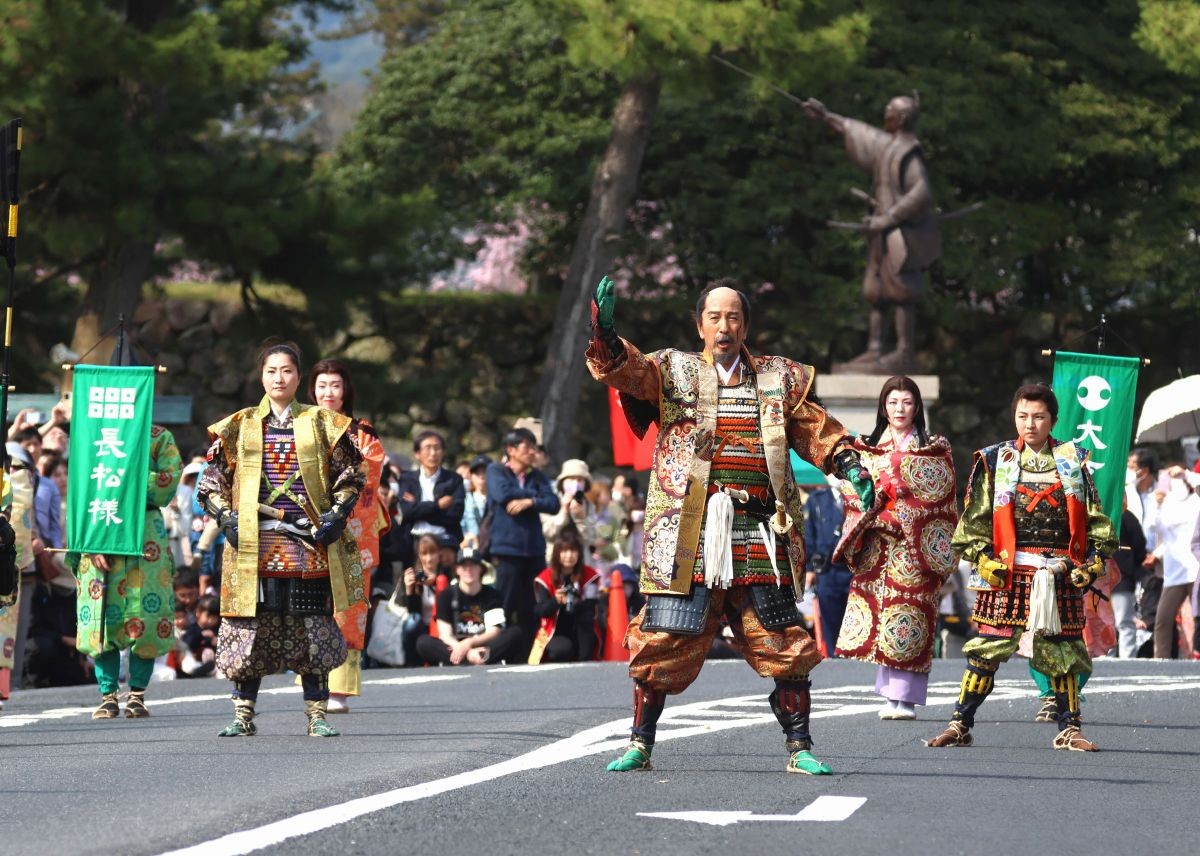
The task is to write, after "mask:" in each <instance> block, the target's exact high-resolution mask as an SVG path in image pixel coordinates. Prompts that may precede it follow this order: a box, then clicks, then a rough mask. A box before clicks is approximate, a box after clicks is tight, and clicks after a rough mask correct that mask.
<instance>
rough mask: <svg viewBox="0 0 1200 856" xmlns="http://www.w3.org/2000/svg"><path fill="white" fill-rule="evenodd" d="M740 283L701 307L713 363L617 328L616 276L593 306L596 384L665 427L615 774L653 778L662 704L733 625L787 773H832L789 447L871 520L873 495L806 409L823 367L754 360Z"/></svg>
mask: <svg viewBox="0 0 1200 856" xmlns="http://www.w3.org/2000/svg"><path fill="white" fill-rule="evenodd" d="M730 286H731V282H730V281H718V282H716V283H714V284H713V285H712V286H711V287H709V288H707V289H705V290H704V291H703V292H702V293H701V295H700V298H699V301H698V303H697V306H696V330H697V333H698V334H699V337H700V339H701V340H702V341H703V343H704V350H703V351H702V352H701V353H692V352H684V351H678V350H673V349H667V350H662V351H657V352H654V353H651V354H643V353H641V352H640V351H639V350H638V349H637V348H635V347H634V346H633V345H632V344H630V343H629V342H627V341H626V340H624V339H622V338H620V337H619V336H617V334H616V332H615V331H614V329H613V310H614V307H615V297H614V295H613V284H612V282H611V281H610V280H609V279H608V278H607V277H605V278H604V279H603V280H601V282H600V284H599V285H598V286H597V288H596V292H595V294H594V296H593V305H592V340H591V344H590V347H589V348H588V353H587V362H588V368H589V370H590V371H591V373H592V376H593V377H595V378H596V379H597V380H599V381H602V382H603V383H606V384H608V385H609V386H612V387H614V388H616V389H617V390H618V392H619V393H620V398H621V401H622V409H623V411H624V413H625V415H626V418H627V419H628V420H629V423H630V426H631V427H632V428H633V430H634V432H635V433H636V434H637V435H638V436H644V435H645V433H646V430H647V429H648V427H649V424H650V422H657V423H658V426H659V433H658V442H657V445H656V448H655V451H654V474H653V476H652V477H651V478H650V485H649V490H648V493H647V498H646V516H645V521H646V522H645V535H644V538H643V548H642V566H641V580H640V586H641V591H642V593H643V594H645V595H647V603H646V605H645V606H644V607H643V608H642V610H641V611H640V612H639V613H638V614H637V616H635V617H634V618H633V620H632V621H631V622H630V624H629V629H628V631H627V633H626V636H625V645H626V647H627V648H629V650H630V652H631V658H630V663H629V674H630V677H632V678H633V681H634V689H633V729H632V737H631V740H630V743H629V747H628V749H627V750H626V752H625V753H624V755H622V757H620V758H618V759H617V760H615V761H613V762H612V763H611V764H609V766H608V769H609V770H611V771H615V772H623V771H627V770H645V769H649V768H650V753H651V751H652V750H653V748H654V739H655V733H656V729H657V724H658V720H659V717H660V716H661V714H662V711H663V707H664V704H665V702H666V697H667V696H668V695H670V694H674V693H680V692H683V691H684V690H685V689H686V688H687V687H688V686H689V685H690V684H691V683H692V681H693V680H695V678H696V676H697V675H698V674H699V673H700V668H701V667H702V666H703V664H704V658H705V655H706V654H707V653H708V650H709V646H710V644H711V642H712V639H713V636H714V634H715V633H716V632H717V629H718V627H719V625H720V622H721V620H722V618H724V619H727V620H728V622H729V627H730V629H731V630H732V632H733V634H734V638H735V639H736V640H737V642H738V646H739V648H740V650H741V652H742V654H743V655H744V656H745V658H746V660H747V662H748V663H749V664H750V665H751V667H753V668H754V669H755V671H757V672H758V673H759V674H760V675H762V676H763V677H765V678H771V679H773V680H774V682H775V690H774V692H772V693H771V696H770V704H771V709H772V710H773V711H774V713H775V716H776V718H777V719H778V721H779V723H780V725H781V726H782V728H783V731H784V735H785V741H786V748H787V751H788V763H787V770H788V771H789V772H793V773H807V774H810V775H811V774H821V773H829V772H830V769H829V767H828V766H826V765H825V764H823V763H821V762H820V761H818V760H817V759H816V758H815V757H813V755H812V753H811V751H810V750H811V748H812V736H811V734H810V733H809V708H810V696H809V687H810V683H809V673H810V672H811V671H812V669H813V667H814V666H816V665H817V663H819V662H820V661H821V653H820V651H819V650H818V648H817V646H816V643H815V642H814V641H813V639H812V638H811V637H810V636H809V634H808V632H807V631H806V630H805V628H804V624H803V620H802V618H801V616H800V613H799V610H798V609H797V606H796V600H797V598H798V597H800V596H801V595H802V593H803V585H804V583H803V579H804V538H803V534H802V529H803V526H802V523H803V518H802V513H803V512H802V506H801V496H800V492H799V490H798V489H797V487H796V483H795V478H794V476H793V474H792V469H791V466H790V464H789V461H788V452H789V449H794V450H795V451H796V452H797V453H798V454H799V455H800V456H801V457H802V458H805V459H806V460H808V461H811V462H812V463H814V464H816V465H817V466H818V467H820V468H822V469H823V470H824V471H826V472H830V471H837V472H838V474H839V475H841V476H842V477H844V478H847V479H848V480H849V481H850V482H851V484H853V485H854V487H855V489H856V491H858V492H859V495H860V496H861V497H862V498H863V504H864V506H865V507H871V505H872V504H873V503H874V486H873V485H872V483H871V479H870V476H868V475H867V473H866V471H865V470H864V469H863V467H862V466H861V463H860V462H859V460H858V456H857V453H856V452H854V451H853V450H852V449H850V448H849V447H850V443H851V438H850V437H849V436H848V435H847V432H846V430H845V429H844V428H843V427H842V426H841V424H840V423H838V422H837V421H836V420H835V419H833V418H831V417H830V416H829V414H828V413H826V412H825V409H824V408H823V407H821V406H820V405H819V404H818V403H817V402H816V401H815V400H814V399H813V398H812V397H811V396H810V394H809V393H810V390H811V388H812V383H813V379H814V376H815V372H814V370H813V369H812V367H811V366H806V365H801V364H800V363H796V362H793V361H792V360H789V359H785V358H783V357H773V356H753V355H751V354H750V352H749V351H748V350H747V349H746V347H745V344H744V342H745V338H746V333H747V330H748V328H749V324H750V303H749V301H748V300H747V298H746V296H745V295H744V294H742V293H740V292H738V291H736V290H735V289H734V288H732V287H730Z"/></svg>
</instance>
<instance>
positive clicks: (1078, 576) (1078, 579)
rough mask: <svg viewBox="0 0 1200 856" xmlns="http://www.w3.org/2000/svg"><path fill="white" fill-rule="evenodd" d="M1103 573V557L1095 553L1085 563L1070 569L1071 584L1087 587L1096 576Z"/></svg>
mask: <svg viewBox="0 0 1200 856" xmlns="http://www.w3.org/2000/svg"><path fill="white" fill-rule="evenodd" d="M1103 573H1104V557H1103V556H1101V555H1100V554H1099V553H1097V554H1096V555H1095V556H1093V557H1092V561H1091V563H1090V564H1087V565H1080V566H1079V567H1078V568H1072V569H1071V585H1073V586H1075V588H1081V589H1083V588H1087V587H1088V586H1090V585H1091V584H1092V583H1094V582H1095V581H1096V577H1098V576H1100V575H1101V574H1103Z"/></svg>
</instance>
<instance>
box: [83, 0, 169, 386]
mask: <svg viewBox="0 0 1200 856" xmlns="http://www.w3.org/2000/svg"><path fill="white" fill-rule="evenodd" d="M177 6H178V0H127V3H126V4H125V21H126V23H128V24H129V26H131V27H133V28H134V29H136V30H138V31H139V32H142V33H148V32H150V31H151V30H152V29H154V27H155V26H156V25H157V24H158V23H159V22H160V21H162V20H164V19H165V18H167V17H168V16H170V15H173V14H175V13H176V11H177V10H176V7H177ZM122 90H123V93H124V97H125V117H126V120H127V121H128V122H129V123H130V124H135V125H136V124H139V123H140V122H141V121H142V120H143V118H144V117H145V116H146V115H149V114H161V113H163V112H165V111H166V106H167V105H166V101H165V99H166V92H165V89H163V87H160V86H149V85H146V86H143V85H140V84H136V83H132V82H129V81H126V82H124V84H123V86H122ZM154 244H155V239H154V237H153V236H151V235H147V236H140V235H135V236H130V237H127V238H126V239H124V240H122V241H120V242H113V244H109V245H108V246H105V247H103V249H102V252H103V253H104V259H103V261H101V262H100V263H99V264H98V265H96V267H95V268H93V269H92V271H91V275H90V276H89V277H88V287H87V292H86V293H85V294H84V296H83V307H82V308H81V309H80V311H79V317H78V318H77V319H76V320H75V335H74V337H73V338H72V340H71V350H73V351H75V353H77V354H84V353H86V352H88V351H89V350H91V349H92V348H95V351H93V352H92V354H91V356H89V357H88V360H87V361H88V362H90V363H107V362H108V360H109V356H110V355H111V353H112V347H111V345H110V343H109V342H105V343H104V344H102V345H100V344H98V343H99V342H100V340H101V339H109V340H111V342H114V343H115V341H116V339H115V337H113V336H109V335H106V334H107V333H108V332H109V331H110V330H111V329H112V327H113V326H114V325H115V324H116V323H117V320H118V319H119V318H120V317H121V316H122V315H124V316H125V319H126V321H127V322H128V321H129V320H130V319H131V318H132V317H133V312H134V310H135V309H137V306H138V304H139V303H140V302H141V300H142V285H143V284H144V283H145V282H146V280H147V279H149V277H150V266H151V264H152V263H153V261H154ZM126 329H127V330H128V326H127V327H126ZM125 356H126V359H128V358H129V354H128V353H127V354H126V355H125Z"/></svg>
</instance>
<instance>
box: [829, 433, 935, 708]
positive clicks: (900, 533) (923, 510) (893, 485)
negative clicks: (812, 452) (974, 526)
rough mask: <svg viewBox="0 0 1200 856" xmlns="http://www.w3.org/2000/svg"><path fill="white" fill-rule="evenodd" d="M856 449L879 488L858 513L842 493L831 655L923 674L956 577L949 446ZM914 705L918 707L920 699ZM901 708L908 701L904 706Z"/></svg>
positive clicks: (853, 499)
mask: <svg viewBox="0 0 1200 856" xmlns="http://www.w3.org/2000/svg"><path fill="white" fill-rule="evenodd" d="M855 448H856V449H857V450H858V452H859V455H860V456H861V457H862V461H863V464H864V465H865V466H866V467H867V469H868V470H869V471H870V473H871V479H872V481H874V482H875V484H876V485H877V486H878V494H877V500H876V504H875V507H874V508H871V509H866V510H865V511H864V509H863V508H862V506H861V505H860V504H859V501H858V497H857V496H856V495H855V493H854V491H853V490H850V489H849V487H848V486H843V490H842V495H843V499H844V500H845V508H846V521H845V524H844V526H845V534H844V535H843V536H842V541H841V543H840V544H838V547H837V550H836V551H835V552H834V561H839V560H840V561H843V562H845V563H846V565H847V566H848V567H849V568H850V570H851V572H852V573H853V574H854V577H853V580H852V581H851V583H850V596H849V599H848V601H847V603H846V615H845V618H844V619H843V620H842V629H841V633H840V634H839V635H838V641H837V655H838V656H839V657H847V658H850V659H853V660H863V661H865V662H868V663H877V664H878V665H880V666H881V667H884V668H885V669H892V670H899V671H904V672H917V673H922V674H925V673H928V672H929V668H930V664H931V661H932V657H933V638H934V633H935V631H936V628H937V607H938V601H939V592H940V591H941V587H942V583H943V581H944V580H945V579H946V577H947V576H948V575H949V573H950V572H951V571H952V570H953V569H954V566H955V558H954V553H953V551H952V550H951V547H950V542H951V538H952V537H953V535H954V527H955V525H956V524H957V522H958V513H957V510H956V506H955V501H954V490H955V481H954V460H953V458H952V457H951V453H950V444H949V443H948V442H947V441H946V440H945V438H943V437H937V436H935V437H933V438H932V440H931V441H930V443H929V444H928V445H926V446H924V447H919V448H914V447H913V446H909V447H908V448H905V449H897V448H896V447H895V446H894V445H893V443H892V441H891V439H890V438H889V439H887V440H885V441H884V442H882V443H880V444H879V445H878V446H868V445H866V444H865V443H864V442H863V440H862V439H861V438H860V439H859V440H857V441H855ZM920 695H921V696H922V697H921V698H920V699H918V700H917V701H918V703H923V701H924V698H923V696H924V693H923V692H922V693H920ZM906 700H907V699H906Z"/></svg>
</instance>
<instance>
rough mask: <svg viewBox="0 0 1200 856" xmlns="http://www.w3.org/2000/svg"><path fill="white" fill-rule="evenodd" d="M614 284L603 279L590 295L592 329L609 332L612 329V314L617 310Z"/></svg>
mask: <svg viewBox="0 0 1200 856" xmlns="http://www.w3.org/2000/svg"><path fill="white" fill-rule="evenodd" d="M615 285H616V283H614V282H613V281H612V280H611V279H609V278H608V277H604V278H603V279H602V280H600V282H599V283H598V284H597V285H596V291H595V292H594V293H593V294H592V329H593V330H604V331H606V332H611V331H612V329H613V312H615V311H616V308H617V295H616V294H615V293H614V286H615Z"/></svg>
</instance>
